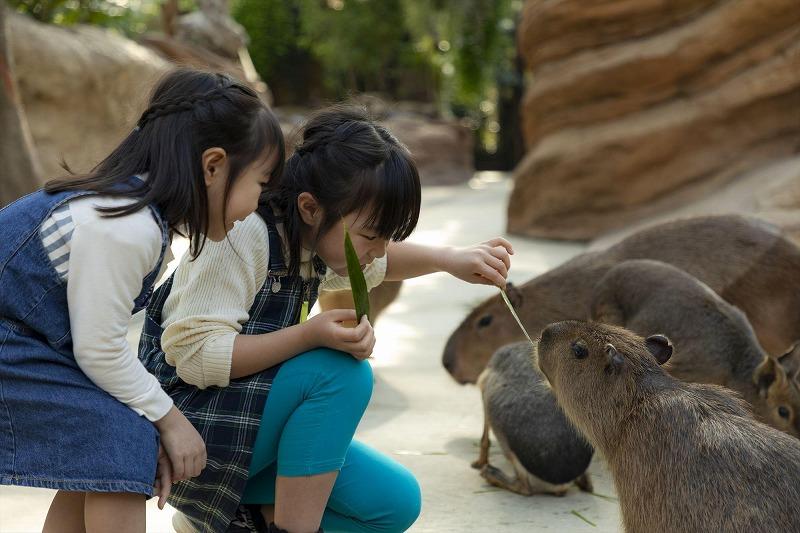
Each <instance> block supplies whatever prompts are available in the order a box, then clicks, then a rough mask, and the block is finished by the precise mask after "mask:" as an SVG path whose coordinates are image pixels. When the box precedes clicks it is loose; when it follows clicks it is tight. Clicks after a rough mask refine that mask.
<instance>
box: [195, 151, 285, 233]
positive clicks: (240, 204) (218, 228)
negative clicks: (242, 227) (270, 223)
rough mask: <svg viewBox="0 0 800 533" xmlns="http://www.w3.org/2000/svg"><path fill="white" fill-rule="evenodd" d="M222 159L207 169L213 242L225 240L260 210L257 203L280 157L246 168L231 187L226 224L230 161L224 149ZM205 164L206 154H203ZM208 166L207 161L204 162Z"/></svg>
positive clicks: (209, 229) (209, 231) (212, 163)
mask: <svg viewBox="0 0 800 533" xmlns="http://www.w3.org/2000/svg"><path fill="white" fill-rule="evenodd" d="M212 150H220V151H221V152H222V154H217V155H221V157H216V158H212V161H211V162H210V165H206V167H205V174H206V186H207V187H208V218H209V220H208V235H207V237H208V238H209V239H211V240H212V241H221V240H222V239H224V238H225V235H227V234H228V232H229V231H230V230H232V229H233V224H234V223H235V222H236V221H238V220H244V219H245V218H247V217H248V216H249V215H250V214H251V213H253V212H254V211H255V210H256V208H257V207H258V199H259V197H260V196H261V192H262V191H263V190H264V187H265V186H266V185H267V183H269V180H270V177H271V176H270V174H271V172H272V169H273V168H275V158H276V157H277V154H271V155H270V156H269V157H262V158H260V159H256V160H255V161H254V162H252V163H251V164H250V165H248V166H247V167H245V169H244V170H243V171H242V173H241V175H240V176H239V178H238V179H237V180H236V182H235V183H234V184H233V187H231V190H230V193H229V195H228V205H227V209H226V210H225V217H224V220H223V209H222V206H223V203H224V201H225V186H226V184H227V182H228V173H229V163H228V158H227V156H226V155H225V153H224V150H222V149H221V148H210V149H209V150H206V153H208V152H209V151H212ZM204 160H205V153H204ZM204 162H205V161H204Z"/></svg>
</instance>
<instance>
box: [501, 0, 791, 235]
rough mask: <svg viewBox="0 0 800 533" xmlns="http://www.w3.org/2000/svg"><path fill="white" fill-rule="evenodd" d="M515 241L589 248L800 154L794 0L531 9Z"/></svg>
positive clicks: (531, 1)
mask: <svg viewBox="0 0 800 533" xmlns="http://www.w3.org/2000/svg"><path fill="white" fill-rule="evenodd" d="M518 44H519V46H520V49H521V52H522V54H523V56H524V58H525V60H526V62H527V65H528V68H529V69H530V80H529V84H528V87H527V92H526V94H525V97H524V100H523V104H522V110H521V113H522V118H523V132H524V136H525V142H526V148H527V154H526V156H525V158H524V159H523V161H522V162H521V163H520V164H519V165H518V167H517V168H516V170H515V172H514V179H515V188H514V193H513V194H512V195H511V201H510V203H509V208H508V230H509V231H511V232H514V233H519V234H525V235H529V236H536V237H549V238H566V239H589V238H592V237H595V236H596V235H598V234H601V233H603V232H605V231H609V230H614V229H616V228H620V227H622V226H625V225H627V224H631V223H635V222H636V221H638V220H641V219H643V218H646V217H649V216H653V215H655V214H658V213H662V212H664V211H668V210H670V209H674V208H676V207H679V206H681V205H683V204H684V203H685V202H687V201H693V200H696V199H697V198H699V197H700V196H701V195H706V194H713V192H714V191H716V190H718V189H719V188H721V187H723V186H725V185H726V184H728V183H730V182H732V181H735V180H737V179H739V177H740V176H742V175H744V174H746V173H751V172H753V171H755V170H757V169H758V168H761V167H765V166H768V165H770V164H772V163H774V162H776V161H780V160H782V159H784V158H790V157H792V156H793V155H794V154H797V153H800V7H799V6H798V3H797V0H747V1H721V0H718V1H713V0H671V1H670V2H663V1H657V0H627V1H621V0H616V1H612V0H528V2H527V3H526V5H525V8H524V11H523V17H522V21H521V24H520V31H519V41H518Z"/></svg>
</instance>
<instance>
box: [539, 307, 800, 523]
mask: <svg viewBox="0 0 800 533" xmlns="http://www.w3.org/2000/svg"><path fill="white" fill-rule="evenodd" d="M537 351H538V357H539V366H540V368H541V370H542V372H543V373H544V375H545V376H546V377H547V379H548V380H549V382H550V384H551V386H552V390H553V394H554V395H555V397H556V400H558V403H559V404H560V405H561V407H562V409H563V410H564V412H565V414H566V415H567V417H568V418H569V419H570V420H571V421H572V422H573V423H574V424H575V426H576V427H577V428H578V429H579V430H580V431H581V432H582V433H583V434H584V435H586V437H587V438H588V439H589V441H590V442H591V443H592V444H593V445H594V446H595V448H596V449H597V450H598V451H599V452H600V453H601V454H602V455H603V456H604V457H605V459H606V461H607V462H608V466H609V470H610V471H611V473H612V475H613V477H614V483H615V486H616V489H617V495H618V496H619V502H620V507H621V511H622V521H623V524H624V526H625V530H626V531H627V532H629V533H651V532H656V531H658V532H662V531H663V532H670V533H672V532H684V531H685V532H706V531H714V532H731V533H734V532H735V533H740V532H742V531H747V532H764V533H766V532H770V533H771V532H776V531H781V532H782V531H800V505H798V504H797V502H798V501H800V476H798V475H797V473H798V472H800V440H798V439H795V438H793V437H790V436H789V435H787V434H785V433H783V432H781V431H778V430H776V429H774V428H772V427H770V426H767V425H765V424H762V423H761V422H758V421H757V420H756V419H755V418H753V416H752V414H751V413H750V410H749V408H748V406H747V404H746V403H745V402H744V401H743V400H742V399H741V398H739V397H738V395H736V393H734V392H732V391H730V390H728V389H726V388H723V387H720V386H718V385H706V384H697V383H687V382H684V381H681V380H678V379H677V378H674V377H672V376H670V375H669V374H667V373H666V372H665V371H664V370H663V369H662V368H661V367H660V366H659V364H663V363H664V362H666V361H667V360H668V359H669V357H670V354H671V351H672V346H671V345H670V343H669V341H668V340H667V338H666V337H664V336H662V335H655V336H651V337H648V338H647V339H645V338H642V337H639V336H638V335H636V334H634V333H632V332H630V331H628V330H625V329H622V328H619V327H616V326H609V325H605V324H599V323H587V322H578V321H565V322H558V323H556V324H551V325H550V326H547V327H546V328H545V329H544V331H542V336H541V340H540V341H539V343H538V346H537Z"/></svg>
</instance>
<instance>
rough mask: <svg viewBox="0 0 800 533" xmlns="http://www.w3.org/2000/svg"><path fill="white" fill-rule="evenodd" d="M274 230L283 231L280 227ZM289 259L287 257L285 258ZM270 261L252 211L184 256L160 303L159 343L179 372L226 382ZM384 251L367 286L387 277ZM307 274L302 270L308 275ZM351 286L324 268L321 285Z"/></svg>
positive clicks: (306, 260) (307, 266)
mask: <svg viewBox="0 0 800 533" xmlns="http://www.w3.org/2000/svg"><path fill="white" fill-rule="evenodd" d="M278 232H279V233H280V234H281V236H283V228H282V227H281V226H280V225H279V226H278ZM285 260H286V261H288V258H285ZM310 260H311V253H310V252H309V251H308V250H303V257H302V261H301V266H300V271H301V272H302V273H309V272H311V270H312V269H311V262H310ZM268 265H269V234H268V232H267V226H266V224H265V223H264V221H263V220H262V218H261V217H260V216H259V215H257V214H255V213H253V214H252V215H250V216H249V217H247V218H246V219H245V220H243V221H242V222H239V223H237V224H236V226H235V227H234V228H233V229H232V230H231V231H230V232H229V233H228V238H227V239H224V240H222V241H219V242H212V241H207V242H206V245H205V247H204V248H203V251H202V252H201V253H200V255H199V256H198V257H197V259H195V260H194V261H190V257H188V254H187V256H184V257H183V259H182V260H181V263H180V265H178V268H177V269H176V270H175V277H174V280H173V284H172V291H171V292H170V295H169V296H168V297H167V300H166V302H165V303H164V310H163V314H162V324H161V327H162V328H163V329H164V332H163V334H162V336H161V346H162V348H163V349H164V353H165V354H166V360H167V363H169V364H171V365H173V366H175V367H176V371H177V374H178V376H179V377H180V378H181V379H182V380H183V381H185V382H187V383H190V384H192V385H195V386H197V387H199V388H201V389H203V388H206V387H210V386H219V387H225V386H227V385H228V383H229V381H230V373H231V358H232V353H233V341H234V339H235V338H236V335H238V334H239V333H240V332H241V330H242V325H243V324H244V323H245V322H247V320H248V319H249V318H250V316H249V314H248V310H249V309H250V307H251V306H252V305H253V301H254V300H255V297H256V294H257V293H258V291H259V290H260V289H261V287H262V286H263V285H264V282H265V281H266V278H267V269H268ZM386 266H387V259H386V256H385V255H384V256H383V257H381V258H378V259H376V260H375V261H373V262H372V263H371V264H369V265H367V267H366V268H365V269H364V276H365V277H366V279H367V288H368V289H372V288H373V287H375V286H377V285H379V284H380V283H381V282H382V281H383V279H384V277H385V276H386ZM307 276H308V274H304V277H307ZM349 287H350V282H349V280H348V279H347V278H346V277H342V276H338V275H337V274H335V273H334V272H333V271H331V270H328V272H327V274H326V275H325V277H324V279H323V280H322V283H321V284H320V289H327V290H337V289H346V288H349Z"/></svg>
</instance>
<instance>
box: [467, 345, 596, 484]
mask: <svg viewBox="0 0 800 533" xmlns="http://www.w3.org/2000/svg"><path fill="white" fill-rule="evenodd" d="M532 352H533V347H532V346H531V343H529V342H527V341H525V342H518V343H515V344H510V345H508V346H503V347H502V348H500V349H499V350H497V352H496V353H495V354H494V355H493V356H492V358H491V359H490V360H489V364H488V365H487V366H486V370H484V371H483V373H482V374H481V376H480V378H479V379H478V387H480V389H481V394H482V396H483V415H484V422H483V436H482V437H481V450H480V456H479V457H478V460H477V461H475V462H474V463H473V464H472V466H473V467H474V468H479V469H481V475H482V476H483V477H484V478H485V479H486V481H488V482H489V483H491V484H492V485H495V486H497V487H501V488H504V489H507V490H510V491H512V492H516V493H518V494H523V495H525V496H530V495H532V494H537V493H549V494H554V495H556V496H563V495H564V494H566V493H567V490H568V489H569V487H570V486H571V485H572V484H573V483H575V484H576V485H578V487H580V488H581V490H585V491H588V492H591V491H592V482H591V479H590V478H589V472H588V471H587V468H589V463H590V462H591V461H592V455H593V454H594V450H592V447H591V446H589V443H588V442H586V439H585V438H584V437H583V436H582V435H581V434H580V433H578V431H577V430H576V429H575V428H574V427H573V426H572V424H571V423H570V422H569V421H568V420H567V419H566V417H565V416H564V413H563V412H562V411H561V408H560V407H558V404H557V403H556V400H555V398H554V397H553V393H552V392H551V391H550V387H549V386H548V385H547V382H546V381H545V380H544V378H543V377H542V374H541V372H540V371H539V367H538V366H535V365H534V364H532V360H531V357H532V355H533V354H532ZM490 428H491V430H492V432H493V433H494V436H495V437H496V439H497V442H498V443H499V444H500V448H501V449H502V450H503V454H504V455H505V456H506V459H508V461H509V462H510V463H511V465H512V467H513V468H514V474H515V476H514V478H510V477H509V476H507V475H506V474H505V473H504V472H503V471H502V470H500V469H498V468H496V467H494V466H492V465H491V464H489V429H490Z"/></svg>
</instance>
